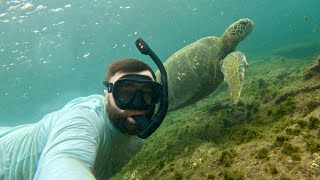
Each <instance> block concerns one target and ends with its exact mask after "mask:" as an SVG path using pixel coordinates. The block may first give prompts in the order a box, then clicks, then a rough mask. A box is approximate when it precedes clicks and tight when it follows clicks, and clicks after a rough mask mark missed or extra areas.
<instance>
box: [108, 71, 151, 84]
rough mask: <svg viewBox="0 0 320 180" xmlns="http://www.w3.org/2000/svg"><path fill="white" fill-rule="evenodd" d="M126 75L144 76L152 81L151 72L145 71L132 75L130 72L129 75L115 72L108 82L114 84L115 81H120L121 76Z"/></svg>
mask: <svg viewBox="0 0 320 180" xmlns="http://www.w3.org/2000/svg"><path fill="white" fill-rule="evenodd" d="M128 74H139V75H145V76H148V77H150V78H151V79H152V80H154V79H153V77H152V74H151V72H150V71H148V70H145V71H141V72H136V73H133V72H131V73H128V72H117V73H116V74H115V75H114V76H112V77H111V78H110V82H115V81H117V80H118V79H120V78H121V77H122V76H125V75H128Z"/></svg>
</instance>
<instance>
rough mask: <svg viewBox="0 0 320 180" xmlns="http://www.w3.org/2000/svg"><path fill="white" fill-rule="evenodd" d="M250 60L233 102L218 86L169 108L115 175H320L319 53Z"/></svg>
mask: <svg viewBox="0 0 320 180" xmlns="http://www.w3.org/2000/svg"><path fill="white" fill-rule="evenodd" d="M248 61H249V64H250V67H249V68H248V69H247V70H246V79H245V83H244V87H243V90H242V93H241V97H240V100H239V102H238V103H237V104H236V105H233V104H232V103H231V101H230V96H229V94H228V91H227V86H226V84H223V85H222V86H221V87H220V88H219V89H218V90H217V91H216V92H214V93H213V94H211V95H210V96H208V97H207V98H205V99H203V100H201V101H199V102H197V103H195V104H193V105H190V106H188V107H185V108H183V109H180V110H177V111H174V112H169V113H168V115H167V117H166V118H165V120H164V122H163V123H162V125H161V127H160V128H159V129H158V130H157V131H156V133H155V134H153V135H152V136H151V137H150V138H148V139H147V140H146V143H145V145H144V147H143V148H142V150H141V151H140V152H139V153H138V154H137V155H136V156H135V157H134V158H133V159H132V160H131V161H130V162H129V163H128V164H127V165H126V166H125V167H124V168H123V169H122V170H121V171H120V172H119V173H118V174H117V175H116V176H114V177H113V178H112V179H141V180H142V179H145V180H149V179H177V180H180V179H227V180H233V179H281V180H284V179H318V178H319V177H320V56H314V57H309V58H298V59H295V58H292V57H283V56H264V57H248ZM250 62H251V63H250Z"/></svg>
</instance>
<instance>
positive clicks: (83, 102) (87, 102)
mask: <svg viewBox="0 0 320 180" xmlns="http://www.w3.org/2000/svg"><path fill="white" fill-rule="evenodd" d="M75 107H82V108H89V109H94V110H99V109H101V108H104V107H105V101H104V96H102V95H98V94H95V95H90V96H86V97H79V98H76V99H73V100H71V101H70V102H68V103H67V104H66V105H65V106H64V107H63V108H62V109H70V108H75ZM101 110H102V109H101Z"/></svg>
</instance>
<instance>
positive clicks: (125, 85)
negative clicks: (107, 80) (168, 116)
mask: <svg viewBox="0 0 320 180" xmlns="http://www.w3.org/2000/svg"><path fill="white" fill-rule="evenodd" d="M115 89H116V90H115V91H114V93H115V94H114V95H115V98H117V99H119V100H121V101H122V102H124V103H127V102H129V101H130V100H131V99H132V97H133V96H134V95H135V93H136V92H137V91H140V92H141V93H142V96H143V98H144V101H145V102H146V103H147V104H150V105H151V104H155V103H157V102H159V99H160V93H161V91H160V90H161V86H160V85H158V84H157V83H152V82H148V83H146V82H135V81H121V82H118V83H116V84H115Z"/></svg>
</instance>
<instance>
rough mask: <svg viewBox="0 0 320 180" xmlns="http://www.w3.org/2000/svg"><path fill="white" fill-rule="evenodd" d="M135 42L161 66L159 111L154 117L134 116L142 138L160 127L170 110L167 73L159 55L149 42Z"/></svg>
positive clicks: (142, 51) (141, 50)
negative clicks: (150, 46)
mask: <svg viewBox="0 0 320 180" xmlns="http://www.w3.org/2000/svg"><path fill="white" fill-rule="evenodd" d="M135 44H136V46H137V48H138V49H139V51H140V52H141V53H142V54H144V55H149V56H150V57H151V59H152V60H153V61H154V62H155V63H156V65H157V67H158V68H159V70H160V74H161V85H162V96H161V99H160V106H159V109H158V111H157V112H156V113H155V114H154V115H153V117H152V119H147V118H146V117H144V116H142V115H135V116H133V118H134V119H135V120H136V122H137V126H138V130H139V134H138V137H139V138H141V139H146V138H147V137H149V136H150V135H151V134H152V133H154V132H155V131H156V130H157V129H158V127H159V126H160V124H161V123H162V121H163V119H164V118H165V116H166V114H167V111H168V82H167V73H166V70H165V68H164V66H163V64H162V62H161V61H160V59H159V58H158V56H157V55H156V54H155V53H154V52H153V51H152V50H151V49H150V48H149V46H148V44H147V43H146V42H145V41H144V40H142V39H141V38H138V39H137V40H136V42H135Z"/></svg>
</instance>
